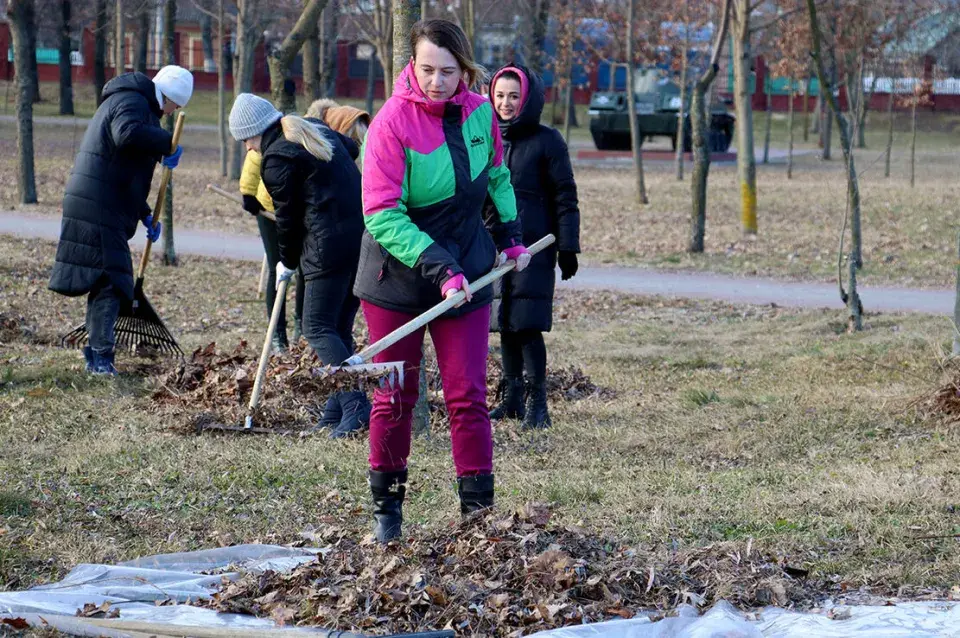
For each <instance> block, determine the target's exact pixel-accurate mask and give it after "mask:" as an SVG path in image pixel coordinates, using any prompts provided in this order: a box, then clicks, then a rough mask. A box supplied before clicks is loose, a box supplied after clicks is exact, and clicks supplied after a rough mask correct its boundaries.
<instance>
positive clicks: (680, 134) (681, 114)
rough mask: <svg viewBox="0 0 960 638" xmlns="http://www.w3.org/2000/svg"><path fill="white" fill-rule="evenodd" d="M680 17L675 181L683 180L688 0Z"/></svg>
mask: <svg viewBox="0 0 960 638" xmlns="http://www.w3.org/2000/svg"><path fill="white" fill-rule="evenodd" d="M681 17H682V20H683V38H682V41H681V44H680V47H681V49H680V109H679V110H678V111H677V142H676V146H677V148H676V151H677V156H676V163H677V166H676V170H677V181H678V182H682V181H683V151H684V128H685V126H684V121H685V120H686V113H687V111H686V108H685V107H686V101H687V84H688V83H689V81H690V80H689V79H688V78H687V71H688V70H689V66H690V65H689V59H688V58H689V54H690V0H683V4H682V7H681Z"/></svg>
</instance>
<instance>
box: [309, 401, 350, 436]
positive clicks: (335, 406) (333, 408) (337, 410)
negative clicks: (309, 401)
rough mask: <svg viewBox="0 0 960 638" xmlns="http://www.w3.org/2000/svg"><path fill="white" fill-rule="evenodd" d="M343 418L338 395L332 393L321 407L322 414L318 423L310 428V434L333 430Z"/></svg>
mask: <svg viewBox="0 0 960 638" xmlns="http://www.w3.org/2000/svg"><path fill="white" fill-rule="evenodd" d="M342 418H343V409H342V408H341V407H340V393H339V392H337V393H334V394H331V395H330V398H328V399H327V403H326V405H324V406H323V414H322V415H320V421H319V422H318V423H317V424H316V425H315V426H313V427H312V428H310V431H311V432H316V431H318V430H323V429H324V428H335V427H337V426H338V425H340V419H342Z"/></svg>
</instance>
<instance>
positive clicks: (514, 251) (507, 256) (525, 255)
mask: <svg viewBox="0 0 960 638" xmlns="http://www.w3.org/2000/svg"><path fill="white" fill-rule="evenodd" d="M500 254H501V257H500V263H501V264H504V263H506V262H507V260H513V261H515V262H517V266H516V271H517V272H520V271H521V270H523V269H524V268H526V267H527V266H528V265H529V264H530V259H531V258H532V257H533V255H531V254H530V251H529V250H527V247H526V246H524V245H523V244H518V245H516V246H511V247H510V248H505V249H504V251H503V252H502V253H500Z"/></svg>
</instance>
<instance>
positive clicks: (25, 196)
mask: <svg viewBox="0 0 960 638" xmlns="http://www.w3.org/2000/svg"><path fill="white" fill-rule="evenodd" d="M7 16H8V17H9V19H10V24H11V25H12V26H13V29H12V31H13V65H14V73H15V74H16V80H17V156H18V159H19V162H18V166H17V168H18V171H17V193H18V195H19V196H20V203H21V204H36V203H37V184H36V177H35V174H34V167H33V101H34V100H33V97H34V96H33V93H34V86H35V85H36V81H37V78H36V77H35V76H32V75H31V74H32V73H33V72H34V70H35V66H34V65H31V64H30V60H31V59H32V60H36V59H37V49H36V42H37V40H36V32H37V22H36V16H37V14H36V7H35V6H34V0H10V2H9V3H8V4H7Z"/></svg>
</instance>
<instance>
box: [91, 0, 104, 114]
mask: <svg viewBox="0 0 960 638" xmlns="http://www.w3.org/2000/svg"><path fill="white" fill-rule="evenodd" d="M106 83H107V0H97V22H96V30H95V31H94V41H93V86H94V90H96V92H97V105H98V106H99V105H100V102H102V101H103V86H104V85H105V84H106Z"/></svg>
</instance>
